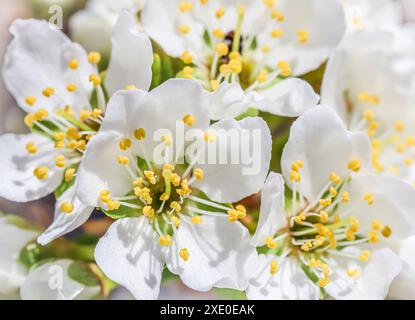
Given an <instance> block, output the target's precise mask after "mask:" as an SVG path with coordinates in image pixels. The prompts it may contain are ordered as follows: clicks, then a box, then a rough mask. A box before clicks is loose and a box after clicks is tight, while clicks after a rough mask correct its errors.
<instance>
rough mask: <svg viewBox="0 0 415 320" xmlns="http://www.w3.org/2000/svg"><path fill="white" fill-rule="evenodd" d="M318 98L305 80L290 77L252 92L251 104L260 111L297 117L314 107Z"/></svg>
mask: <svg viewBox="0 0 415 320" xmlns="http://www.w3.org/2000/svg"><path fill="white" fill-rule="evenodd" d="M319 100H320V97H319V95H318V94H316V93H315V92H314V90H313V88H312V87H311V86H310V85H309V84H308V83H307V82H306V81H304V80H301V79H296V78H290V79H286V80H282V81H281V82H279V83H277V84H275V85H273V86H272V87H270V88H268V89H265V90H261V91H256V92H254V94H253V101H252V104H253V105H254V107H256V108H258V109H260V110H261V111H265V112H269V113H272V114H275V115H279V116H285V117H298V116H299V115H301V114H302V113H303V112H305V111H307V110H308V109H311V108H312V107H315V106H316V105H317V103H318V101H319Z"/></svg>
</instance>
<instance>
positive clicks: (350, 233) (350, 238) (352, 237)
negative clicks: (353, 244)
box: [345, 229, 356, 241]
mask: <svg viewBox="0 0 415 320" xmlns="http://www.w3.org/2000/svg"><path fill="white" fill-rule="evenodd" d="M345 237H346V240H347V241H354V240H356V237H355V235H354V233H353V231H351V230H350V229H349V230H347V231H346V232H345Z"/></svg>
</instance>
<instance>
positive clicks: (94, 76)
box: [89, 74, 101, 87]
mask: <svg viewBox="0 0 415 320" xmlns="http://www.w3.org/2000/svg"><path fill="white" fill-rule="evenodd" d="M89 82H91V83H92V84H93V85H94V86H95V87H98V86H100V85H101V77H100V76H99V75H97V74H90V75H89Z"/></svg>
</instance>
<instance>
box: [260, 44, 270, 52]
mask: <svg viewBox="0 0 415 320" xmlns="http://www.w3.org/2000/svg"><path fill="white" fill-rule="evenodd" d="M261 51H262V53H269V52H270V51H271V47H270V46H269V45H267V44H265V45H263V46H262V48H261Z"/></svg>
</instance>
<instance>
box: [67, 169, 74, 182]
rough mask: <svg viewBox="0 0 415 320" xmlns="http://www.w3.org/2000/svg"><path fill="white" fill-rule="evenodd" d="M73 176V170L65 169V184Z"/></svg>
mask: <svg viewBox="0 0 415 320" xmlns="http://www.w3.org/2000/svg"><path fill="white" fill-rule="evenodd" d="M74 174H75V169H74V168H69V169H66V171H65V181H66V182H69V181H71V180H72V178H73V176H74Z"/></svg>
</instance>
